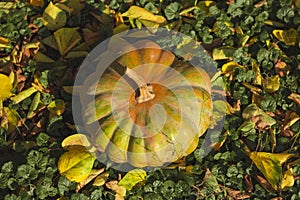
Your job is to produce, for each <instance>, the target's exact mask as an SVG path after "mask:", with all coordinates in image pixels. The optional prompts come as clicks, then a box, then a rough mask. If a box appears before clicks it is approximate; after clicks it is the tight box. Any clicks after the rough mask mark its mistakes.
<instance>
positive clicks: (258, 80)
mask: <svg viewBox="0 0 300 200" xmlns="http://www.w3.org/2000/svg"><path fill="white" fill-rule="evenodd" d="M251 65H252V70H253V71H254V72H255V75H256V76H255V79H254V83H255V84H257V85H261V83H262V76H261V74H260V69H259V66H258V64H257V63H256V62H254V61H252V62H251Z"/></svg>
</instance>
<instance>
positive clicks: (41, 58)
mask: <svg viewBox="0 0 300 200" xmlns="http://www.w3.org/2000/svg"><path fill="white" fill-rule="evenodd" d="M34 59H35V60H36V61H37V62H42V63H52V62H55V61H54V60H53V59H51V58H49V57H48V56H46V55H45V54H43V53H41V52H37V53H36V54H35V56H34Z"/></svg>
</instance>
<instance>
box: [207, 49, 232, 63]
mask: <svg viewBox="0 0 300 200" xmlns="http://www.w3.org/2000/svg"><path fill="white" fill-rule="evenodd" d="M234 52H235V49H234V48H233V47H220V48H215V49H214V50H213V52H212V57H213V60H225V59H232V56H233V54H234Z"/></svg>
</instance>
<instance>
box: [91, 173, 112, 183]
mask: <svg viewBox="0 0 300 200" xmlns="http://www.w3.org/2000/svg"><path fill="white" fill-rule="evenodd" d="M108 177H109V173H108V172H104V173H102V174H100V175H99V176H97V177H96V179H95V181H94V183H93V186H102V185H104V184H105V182H106V181H107V179H108Z"/></svg>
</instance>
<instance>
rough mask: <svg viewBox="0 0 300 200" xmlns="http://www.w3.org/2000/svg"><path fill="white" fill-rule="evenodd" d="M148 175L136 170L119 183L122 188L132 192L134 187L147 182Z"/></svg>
mask: <svg viewBox="0 0 300 200" xmlns="http://www.w3.org/2000/svg"><path fill="white" fill-rule="evenodd" d="M146 175H147V173H146V172H145V171H144V170H142V169H134V170H131V171H129V172H128V173H127V174H126V175H125V176H124V177H123V178H122V179H121V180H120V182H119V185H120V186H123V187H125V188H126V189H127V190H131V189H132V188H133V186H135V185H136V184H138V183H139V182H142V181H144V180H145V177H146Z"/></svg>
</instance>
